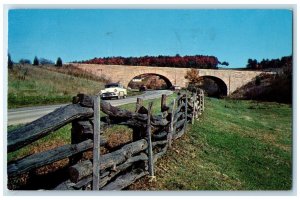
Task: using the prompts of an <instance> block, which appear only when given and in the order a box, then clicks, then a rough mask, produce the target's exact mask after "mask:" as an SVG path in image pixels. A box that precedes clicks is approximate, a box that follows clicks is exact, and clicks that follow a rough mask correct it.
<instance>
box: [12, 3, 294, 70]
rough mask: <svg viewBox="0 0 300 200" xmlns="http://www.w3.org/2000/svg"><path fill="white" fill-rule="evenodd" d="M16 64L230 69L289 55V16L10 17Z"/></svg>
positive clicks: (123, 13)
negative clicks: (186, 63) (196, 60)
mask: <svg viewBox="0 0 300 200" xmlns="http://www.w3.org/2000/svg"><path fill="white" fill-rule="evenodd" d="M8 20H9V23H8V25H9V27H8V29H9V30H8V51H9V53H10V54H11V57H12V59H13V61H15V62H18V61H19V60H20V59H21V58H27V59H30V60H31V61H32V60H33V58H34V56H37V57H39V58H41V57H43V58H47V59H51V60H53V61H56V59H57V57H61V58H62V60H63V61H64V62H69V61H74V60H87V59H91V58H94V57H107V56H124V57H129V56H145V55H149V56H158V55H176V54H180V55H181V56H184V55H212V56H216V57H217V58H218V59H219V60H220V61H227V62H229V64H230V65H229V67H232V68H235V67H245V65H246V64H247V60H248V58H253V59H254V58H255V59H257V60H258V61H260V60H262V59H263V58H268V59H272V58H280V57H282V56H288V55H291V54H292V32H293V31H292V24H293V22H292V11H291V10H261V9H260V10H258V9H256V10H220V9H219V10H201V9H200V10H180V9H175V10H122V9H116V10H75V9H60V10H58V9H54V10H45V9H35V10H33V9H17V10H10V11H9V16H8Z"/></svg>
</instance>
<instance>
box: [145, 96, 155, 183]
mask: <svg viewBox="0 0 300 200" xmlns="http://www.w3.org/2000/svg"><path fill="white" fill-rule="evenodd" d="M152 105H153V102H150V103H149V105H148V120H147V140H148V167H149V168H148V170H149V175H150V178H151V179H150V181H152V180H153V179H155V176H154V166H153V165H154V163H153V152H152V140H151V112H152Z"/></svg>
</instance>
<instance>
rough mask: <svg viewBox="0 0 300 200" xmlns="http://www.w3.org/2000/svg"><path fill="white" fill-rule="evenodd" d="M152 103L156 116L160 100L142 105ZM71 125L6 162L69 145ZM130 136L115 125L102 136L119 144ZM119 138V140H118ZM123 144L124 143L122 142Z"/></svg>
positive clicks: (26, 148) (26, 147)
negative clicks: (121, 135)
mask: <svg viewBox="0 0 300 200" xmlns="http://www.w3.org/2000/svg"><path fill="white" fill-rule="evenodd" d="M175 96H176V95H175V94H173V95H171V96H169V97H168V98H167V102H170V101H171V100H172V99H173V98H174V97H175ZM150 101H152V102H153V113H154V114H158V113H159V112H160V99H155V100H147V101H144V105H148V103H149V102H150ZM120 107H121V108H123V109H127V110H131V111H134V109H135V104H134V103H131V104H126V105H122V106H120ZM103 115H104V113H101V116H103ZM21 126H24V125H12V126H9V127H8V132H9V131H12V130H14V129H17V128H19V127H21ZM71 128H72V127H71V124H68V125H66V126H64V127H62V128H60V129H59V130H57V131H54V132H53V133H50V134H49V135H48V136H46V137H44V138H42V139H40V140H38V141H36V142H33V143H32V144H30V145H28V146H25V147H24V148H21V149H19V150H17V151H14V152H11V153H9V154H8V156H7V160H8V162H9V161H12V160H17V159H19V158H22V157H24V156H27V155H30V154H34V153H37V152H41V151H45V150H48V149H52V148H55V147H58V146H61V145H64V144H70V143H71ZM121 133H124V134H125V135H126V137H125V138H121V137H120V134H121ZM130 134H132V130H131V129H130V128H128V127H126V126H122V125H117V126H113V127H111V128H108V129H107V131H106V132H105V133H104V134H103V135H104V136H105V137H106V138H108V139H111V140H113V139H114V138H116V137H119V138H116V139H117V140H120V141H119V142H122V141H121V139H124V140H129V139H130V136H129V135H130ZM120 138H121V139H120ZM113 142H114V141H111V143H112V144H110V145H111V146H114V144H113ZM123 142H124V141H123Z"/></svg>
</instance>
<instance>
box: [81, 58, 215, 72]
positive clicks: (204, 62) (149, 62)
mask: <svg viewBox="0 0 300 200" xmlns="http://www.w3.org/2000/svg"><path fill="white" fill-rule="evenodd" d="M81 63H87V64H101V65H135V66H158V67H179V68H198V69H217V65H218V63H220V62H219V61H218V58H216V57H215V56H203V55H195V56H179V55H176V56H144V57H127V58H124V57H106V58H93V59H91V60H86V61H81Z"/></svg>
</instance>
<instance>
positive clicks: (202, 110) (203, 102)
mask: <svg viewBox="0 0 300 200" xmlns="http://www.w3.org/2000/svg"><path fill="white" fill-rule="evenodd" d="M202 111H204V90H202Z"/></svg>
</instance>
